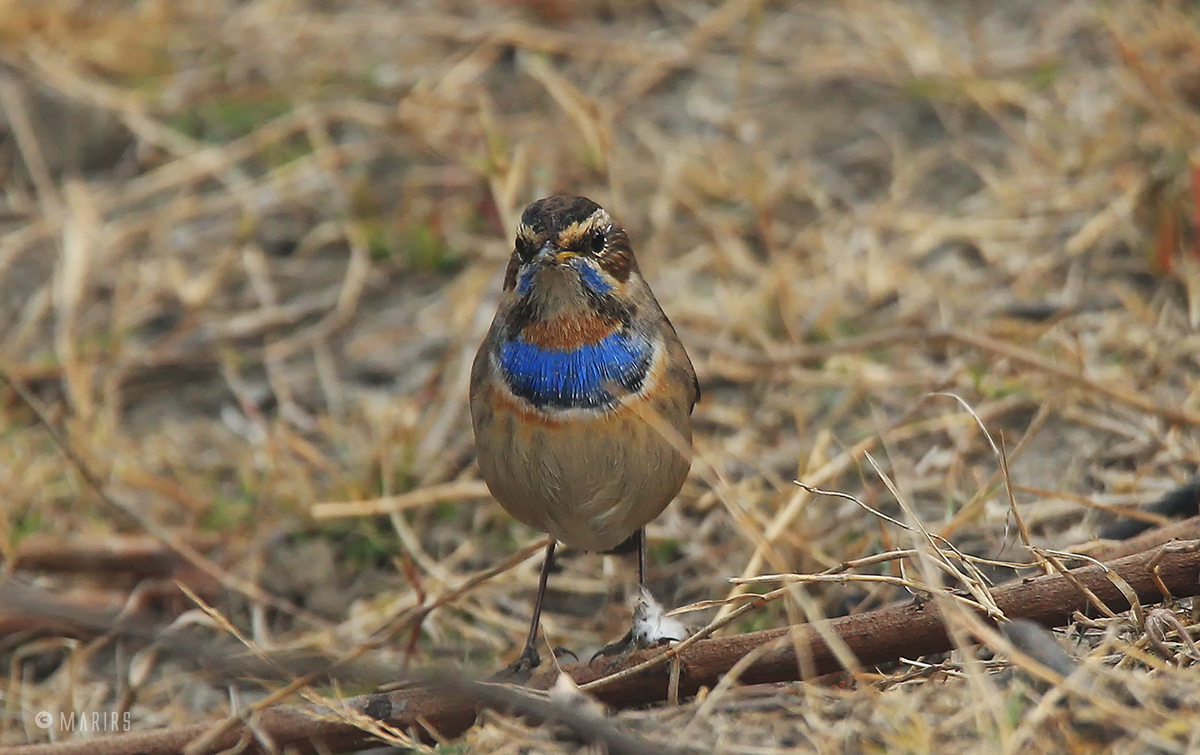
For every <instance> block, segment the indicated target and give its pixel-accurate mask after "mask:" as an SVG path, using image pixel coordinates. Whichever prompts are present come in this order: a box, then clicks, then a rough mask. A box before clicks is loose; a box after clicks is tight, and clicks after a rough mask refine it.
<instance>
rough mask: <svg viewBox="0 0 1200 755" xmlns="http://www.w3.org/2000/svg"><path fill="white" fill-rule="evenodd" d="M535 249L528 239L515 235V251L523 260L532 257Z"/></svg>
mask: <svg viewBox="0 0 1200 755" xmlns="http://www.w3.org/2000/svg"><path fill="white" fill-rule="evenodd" d="M536 251H537V250H536V249H534V248H533V244H532V243H530V241H529V239H527V238H525V237H524V236H517V248H516V252H517V256H518V257H520V258H521V259H523V260H530V259H533V255H534V252H536Z"/></svg>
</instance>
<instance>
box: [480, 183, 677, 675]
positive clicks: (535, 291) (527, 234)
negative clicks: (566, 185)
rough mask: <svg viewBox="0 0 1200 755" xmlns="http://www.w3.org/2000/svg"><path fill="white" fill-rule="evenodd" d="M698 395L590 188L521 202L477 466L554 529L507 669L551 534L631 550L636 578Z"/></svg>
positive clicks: (483, 398)
mask: <svg viewBox="0 0 1200 755" xmlns="http://www.w3.org/2000/svg"><path fill="white" fill-rule="evenodd" d="M699 398H700V387H699V384H698V383H697V381H696V372H695V370H694V369H693V368H692V362H691V360H690V359H688V355H687V352H686V351H685V350H684V348H683V344H682V343H681V342H680V340H679V336H678V335H676V333H675V328H674V327H673V326H672V325H671V321H670V320H668V319H667V316H666V315H665V314H664V313H663V311H662V308H661V307H659V305H658V302H657V301H656V300H655V298H654V294H653V293H652V292H651V291H650V286H649V285H647V283H646V281H645V279H644V278H642V276H641V273H640V272H639V271H638V266H637V261H636V260H635V259H634V257H633V250H632V249H630V246H629V237H628V236H627V235H626V233H625V230H624V229H623V228H621V226H620V225H618V224H617V223H616V221H614V220H613V219H612V217H610V216H609V214H608V213H607V212H605V210H604V208H602V207H600V206H599V205H598V204H596V203H595V202H593V201H592V200H590V199H587V198H585V197H567V196H553V197H546V198H545V199H540V200H538V201H536V202H534V203H533V204H531V205H529V207H528V208H526V209H525V212H524V213H522V215H521V222H520V225H518V226H517V237H516V245H515V249H514V250H513V254H512V257H511V258H510V259H509V261H508V269H507V271H506V272H505V276H504V293H503V298H502V299H501V302H500V307H499V309H498V310H497V312H496V317H495V319H494V320H493V321H492V327H491V329H490V330H489V331H488V334H487V338H486V339H484V342H483V345H482V346H481V347H480V348H479V353H478V354H476V355H475V362H474V365H473V366H472V368H471V420H472V423H473V425H474V429H475V447H476V451H477V454H478V457H479V471H480V473H481V474H482V475H483V479H484V481H485V482H486V483H487V486H488V489H489V490H490V491H491V492H492V495H493V496H495V498H496V500H497V501H499V502H500V505H501V506H503V507H504V509H505V511H507V512H508V513H509V514H511V515H512V516H513V517H514V518H515V519H517V520H518V521H520V522H523V523H524V524H526V525H528V526H530V527H532V528H534V529H536V530H541V531H542V532H545V533H547V534H549V535H551V536H552V537H553V538H554V539H553V540H551V541H550V544H549V545H548V546H547V547H546V556H545V560H544V561H543V563H542V571H541V575H540V578H539V579H538V590H537V597H536V598H535V599H534V603H533V620H532V622H531V623H530V627H529V636H528V638H527V639H526V642H525V649H524V651H523V652H522V653H521V657H520V659H519V660H518V661H517V662H516V663H515V664H513V668H514V669H519V668H521V667H524V668H526V669H529V668H533V667H535V666H537V665H538V663H539V662H540V659H539V657H538V653H537V650H536V649H535V643H536V639H537V632H538V625H539V620H540V618H541V612H542V597H543V595H544V594H545V591H546V581H547V578H548V577H549V574H550V569H551V563H552V562H553V559H554V548H555V544H556V541H558V542H562V543H564V544H566V545H569V546H571V547H574V548H579V549H581V550H585V551H599V552H603V553H628V552H630V551H633V550H637V553H638V581H639V584H641V585H642V586H643V587H644V586H645V580H646V538H645V526H646V524H647V523H649V522H650V521H651V520H653V519H654V518H655V517H657V516H658V515H659V514H660V513H662V511H663V509H665V508H666V507H667V504H669V503H670V502H671V499H673V498H674V497H675V494H676V493H678V492H679V489H680V487H682V485H683V481H684V478H686V477H687V474H688V470H689V468H690V467H691V453H690V452H691V442H692V421H691V413H692V407H693V406H695V404H696V401H697V400H699ZM632 636H633V635H632V633H631V634H629V635H626V638H625V640H623V641H622V643H628V642H629V641H630V640H631V638H632ZM620 644H621V643H614V645H613V646H610V647H616V646H619V645H620Z"/></svg>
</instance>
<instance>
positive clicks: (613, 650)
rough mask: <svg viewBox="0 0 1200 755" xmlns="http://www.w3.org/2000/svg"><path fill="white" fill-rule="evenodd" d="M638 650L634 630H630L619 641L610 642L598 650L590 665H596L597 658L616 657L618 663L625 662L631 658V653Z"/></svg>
mask: <svg viewBox="0 0 1200 755" xmlns="http://www.w3.org/2000/svg"><path fill="white" fill-rule="evenodd" d="M638 649H639V648H638V646H637V642H636V641H635V640H634V636H633V630H632V629H630V630H629V631H628V632H626V633H625V636H624V637H622V638H621V639H619V640H617V641H616V642H610V643H608V644H607V645H605V646H604V647H602V648H600V649H599V650H597V651H596V653H595V654H594V655H593V656H592V658H591V660H589V661H588V663H595V662H596V659H597V658H612V657H616V659H617V660H618V661H623V660H625V659H626V658H627V657H628V656H629V654H630V653H632V652H633V651H634V650H638Z"/></svg>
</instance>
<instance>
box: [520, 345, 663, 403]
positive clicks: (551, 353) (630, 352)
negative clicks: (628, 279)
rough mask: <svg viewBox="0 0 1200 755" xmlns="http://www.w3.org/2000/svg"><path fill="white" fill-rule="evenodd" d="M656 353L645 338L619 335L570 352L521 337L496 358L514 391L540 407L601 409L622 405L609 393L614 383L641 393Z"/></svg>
mask: <svg viewBox="0 0 1200 755" xmlns="http://www.w3.org/2000/svg"><path fill="white" fill-rule="evenodd" d="M652 353H653V346H652V345H651V343H650V340H649V339H648V338H646V337H645V336H641V335H636V334H632V333H622V332H619V331H618V332H616V333H611V334H609V335H607V336H605V337H604V338H602V339H601V340H599V341H597V342H596V343H593V344H587V345H584V346H580V347H578V348H576V349H572V350H571V351H561V350H558V349H543V348H542V347H540V346H535V345H534V344H532V343H529V342H528V341H526V340H525V339H524V338H522V337H521V336H519V335H518V336H515V337H514V338H513V339H512V340H509V341H505V342H504V343H502V344H500V349H499V352H498V354H497V356H498V357H499V364H500V370H501V372H502V373H503V374H504V379H505V382H506V383H507V384H508V387H509V389H510V390H512V392H513V393H514V394H516V395H517V396H520V397H521V398H523V399H525V400H526V401H528V402H529V403H531V404H533V405H534V406H536V407H537V408H539V409H598V408H603V407H608V406H612V405H613V404H615V403H616V402H617V397H616V396H614V395H613V394H612V392H610V391H609V390H608V388H610V387H613V386H614V385H616V386H620V388H622V389H624V390H625V391H629V392H631V393H635V392H637V391H639V390H641V388H642V382H643V381H644V380H645V378H646V373H647V372H648V371H649V369H650V357H651V354H652ZM619 393H620V391H618V394H619Z"/></svg>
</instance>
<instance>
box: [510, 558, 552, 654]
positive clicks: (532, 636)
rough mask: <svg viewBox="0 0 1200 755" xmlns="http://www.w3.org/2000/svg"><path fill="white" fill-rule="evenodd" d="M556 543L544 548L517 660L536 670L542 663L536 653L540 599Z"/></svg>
mask: <svg viewBox="0 0 1200 755" xmlns="http://www.w3.org/2000/svg"><path fill="white" fill-rule="evenodd" d="M555 545H556V543H555V542H554V541H553V540H551V541H550V544H549V545H547V546H546V557H545V558H544V559H543V560H542V573H541V575H540V576H539V577H538V589H537V597H535V598H534V599H533V621H531V622H530V623H529V637H528V638H527V639H526V640H525V649H524V650H523V651H521V657H520V659H518V660H517V663H518V664H523V663H528V665H529V668H531V669H533V668H537V666H538V664H539V663H541V662H542V659H541V656H539V655H538V651H537V633H538V626H539V625H540V624H541V622H542V598H543V597H545V595H546V582H548V581H549V579H550V567H551V566H552V565H553V564H554V546H555Z"/></svg>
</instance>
